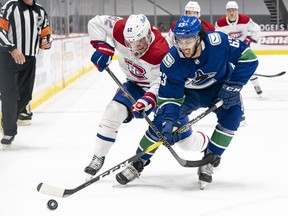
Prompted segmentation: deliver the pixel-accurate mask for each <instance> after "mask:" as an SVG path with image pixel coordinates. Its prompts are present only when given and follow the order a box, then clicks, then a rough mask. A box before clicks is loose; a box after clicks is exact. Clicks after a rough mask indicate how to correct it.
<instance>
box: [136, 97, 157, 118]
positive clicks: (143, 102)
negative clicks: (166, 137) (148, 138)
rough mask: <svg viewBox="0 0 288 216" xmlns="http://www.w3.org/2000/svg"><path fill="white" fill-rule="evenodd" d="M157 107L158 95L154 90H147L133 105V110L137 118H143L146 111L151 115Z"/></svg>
mask: <svg viewBox="0 0 288 216" xmlns="http://www.w3.org/2000/svg"><path fill="white" fill-rule="evenodd" d="M155 107H156V96H155V95H154V94H153V93H152V92H146V93H145V95H143V96H142V97H141V98H140V99H139V100H137V102H136V103H135V104H133V105H132V106H131V112H132V114H133V116H134V117H135V118H143V115H142V113H143V112H144V111H145V114H146V115H149V114H150V113H151V111H152V110H153V109H154V108H155Z"/></svg>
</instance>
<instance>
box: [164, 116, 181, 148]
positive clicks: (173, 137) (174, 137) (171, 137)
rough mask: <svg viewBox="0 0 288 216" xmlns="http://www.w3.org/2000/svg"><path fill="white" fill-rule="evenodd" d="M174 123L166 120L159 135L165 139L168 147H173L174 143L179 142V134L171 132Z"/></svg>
mask: <svg viewBox="0 0 288 216" xmlns="http://www.w3.org/2000/svg"><path fill="white" fill-rule="evenodd" d="M173 128H174V121H172V120H170V119H166V120H164V121H163V123H162V130H161V134H162V135H163V136H164V137H165V138H166V140H167V142H168V143H169V144H170V145H174V144H175V143H176V142H178V141H179V140H180V138H181V137H180V134H178V133H176V132H173Z"/></svg>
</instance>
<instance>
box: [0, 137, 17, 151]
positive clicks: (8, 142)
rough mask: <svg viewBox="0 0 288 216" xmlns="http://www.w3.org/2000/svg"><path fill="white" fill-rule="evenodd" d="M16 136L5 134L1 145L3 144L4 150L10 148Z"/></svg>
mask: <svg viewBox="0 0 288 216" xmlns="http://www.w3.org/2000/svg"><path fill="white" fill-rule="evenodd" d="M14 138H15V136H9V135H4V136H3V138H2V139H1V145H2V150H3V151H6V150H8V149H10V147H11V144H12V142H13V140H14Z"/></svg>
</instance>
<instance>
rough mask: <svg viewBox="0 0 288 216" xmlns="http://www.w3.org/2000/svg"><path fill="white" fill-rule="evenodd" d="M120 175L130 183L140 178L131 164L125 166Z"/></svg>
mask: <svg viewBox="0 0 288 216" xmlns="http://www.w3.org/2000/svg"><path fill="white" fill-rule="evenodd" d="M121 173H122V175H124V176H125V177H126V178H127V180H129V181H131V180H133V179H135V178H139V176H140V173H139V172H138V170H137V169H136V168H135V167H134V166H133V165H132V164H129V165H127V167H126V168H125V169H124V170H123V171H122V172H121Z"/></svg>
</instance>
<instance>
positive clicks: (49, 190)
mask: <svg viewBox="0 0 288 216" xmlns="http://www.w3.org/2000/svg"><path fill="white" fill-rule="evenodd" d="M218 103H219V102H218ZM218 103H217V104H215V105H214V106H213V107H211V108H210V109H207V110H206V111H205V112H203V113H201V114H200V115H198V116H196V117H195V118H194V119H192V120H191V121H189V122H188V123H187V124H185V125H184V126H182V127H181V128H179V129H178V130H177V132H178V131H179V132H181V131H184V130H186V129H187V128H188V127H190V126H191V125H192V124H194V123H196V122H197V121H199V120H200V119H202V118H203V117H204V116H206V115H208V114H209V113H211V112H212V111H213V110H215V109H217V108H218V107H219V106H221V105H222V101H221V102H220V103H219V104H218ZM161 144H163V142H162V141H159V142H156V143H154V144H153V145H151V146H149V147H148V148H146V149H144V150H143V151H141V152H139V153H138V154H136V155H134V156H132V157H130V158H128V159H127V160H125V161H123V162H121V163H119V164H117V165H116V166H114V167H112V168H110V169H109V170H107V171H105V172H103V173H101V174H100V175H98V176H95V177H93V178H92V179H90V180H89V181H87V182H85V183H83V184H81V185H79V186H77V187H75V188H72V189H64V188H59V187H55V186H52V185H49V184H45V183H40V184H38V186H37V191H38V192H40V193H43V194H46V195H50V196H55V197H60V198H64V197H68V196H70V195H72V194H74V193H76V192H78V191H80V190H82V189H84V188H86V187H88V186H89V185H91V184H93V183H95V182H97V181H99V180H100V179H102V178H104V177H105V176H108V175H110V174H111V173H113V172H114V171H116V170H118V169H120V168H121V167H123V166H125V165H127V164H129V163H130V162H132V161H135V160H137V159H138V158H140V157H141V156H143V155H144V154H147V153H149V152H151V151H153V150H154V149H156V148H158V147H159V146H160V145H161ZM212 159H213V158H212ZM210 160H211V158H210V157H207V158H205V159H202V160H200V161H186V163H187V164H188V166H187V167H191V166H195V164H196V165H197V166H200V165H201V164H203V163H206V164H207V163H209V162H210ZM198 164H200V165H198Z"/></svg>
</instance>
